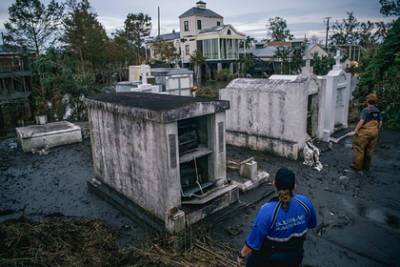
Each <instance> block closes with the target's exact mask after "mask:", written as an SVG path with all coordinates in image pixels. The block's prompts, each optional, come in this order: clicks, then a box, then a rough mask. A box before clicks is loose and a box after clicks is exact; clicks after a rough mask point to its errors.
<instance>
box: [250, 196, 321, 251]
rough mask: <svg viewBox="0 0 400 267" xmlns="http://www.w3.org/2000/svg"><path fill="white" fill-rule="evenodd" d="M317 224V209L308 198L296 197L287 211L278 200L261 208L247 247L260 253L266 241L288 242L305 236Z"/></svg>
mask: <svg viewBox="0 0 400 267" xmlns="http://www.w3.org/2000/svg"><path fill="white" fill-rule="evenodd" d="M316 224H317V216H316V214H315V209H314V207H313V205H312V203H311V201H310V200H309V199H308V198H307V197H305V196H303V195H294V196H293V197H292V199H291V200H290V203H289V206H288V209H287V210H284V209H283V208H281V203H280V202H279V201H278V200H277V199H276V200H273V201H271V202H268V203H266V204H264V205H263V206H262V207H261V208H260V210H259V212H258V214H257V217H256V221H255V223H254V226H253V228H252V230H251V232H250V234H249V235H248V236H247V239H246V245H247V246H248V247H249V248H251V249H252V250H256V251H259V250H261V248H262V246H263V243H264V240H265V239H268V240H272V241H276V242H286V241H288V240H289V239H290V238H292V237H301V236H304V235H305V234H306V233H307V230H308V229H311V228H314V227H315V226H316Z"/></svg>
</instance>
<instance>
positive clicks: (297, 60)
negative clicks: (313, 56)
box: [289, 43, 306, 74]
mask: <svg viewBox="0 0 400 267" xmlns="http://www.w3.org/2000/svg"><path fill="white" fill-rule="evenodd" d="M305 50H306V46H305V44H303V43H302V44H301V45H297V46H294V47H291V61H290V62H289V64H290V67H289V74H298V73H300V72H301V67H302V66H303V61H304V60H303V56H304V52H305Z"/></svg>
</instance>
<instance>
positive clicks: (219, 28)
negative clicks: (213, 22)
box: [199, 24, 245, 36]
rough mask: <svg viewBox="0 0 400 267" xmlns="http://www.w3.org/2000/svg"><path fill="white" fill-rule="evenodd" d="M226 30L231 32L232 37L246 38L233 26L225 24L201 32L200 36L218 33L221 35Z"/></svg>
mask: <svg viewBox="0 0 400 267" xmlns="http://www.w3.org/2000/svg"><path fill="white" fill-rule="evenodd" d="M225 30H227V31H228V30H230V31H231V34H232V35H235V34H236V35H242V36H245V35H244V34H243V33H240V32H238V31H237V30H236V29H235V28H234V27H233V26H232V25H230V24H224V25H221V26H214V27H211V28H207V29H204V30H202V31H200V32H199V35H201V34H207V33H217V34H221V33H223V32H224V31H225Z"/></svg>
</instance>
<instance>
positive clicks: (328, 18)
mask: <svg viewBox="0 0 400 267" xmlns="http://www.w3.org/2000/svg"><path fill="white" fill-rule="evenodd" d="M331 18H332V17H325V20H326V35H325V50H326V52H328V35H329V20H330V19H331Z"/></svg>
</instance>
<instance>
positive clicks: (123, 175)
mask: <svg viewBox="0 0 400 267" xmlns="http://www.w3.org/2000/svg"><path fill="white" fill-rule="evenodd" d="M89 122H90V128H91V140H92V154H93V164H94V169H95V174H96V176H97V178H98V179H100V180H101V181H103V182H104V183H106V184H108V185H109V186H111V187H112V188H114V189H115V190H117V191H118V192H120V193H122V194H123V195H125V196H126V197H128V198H129V199H131V200H132V201H134V202H135V203H136V204H138V205H139V206H141V207H142V208H144V209H146V210H147V211H149V212H150V213H152V214H153V215H155V216H157V217H159V218H160V219H162V220H164V219H165V217H166V214H167V212H168V210H169V209H171V208H173V207H177V206H179V205H180V192H179V191H177V192H174V191H173V189H174V188H177V189H179V188H180V181H179V168H177V167H176V168H170V164H169V163H170V157H169V155H170V153H169V151H168V150H169V147H170V146H168V138H167V137H168V135H169V134H175V136H177V127H176V123H171V124H167V125H166V127H164V126H165V125H163V124H160V123H158V122H154V121H149V120H143V119H138V118H133V117H131V116H127V115H125V114H118V113H115V112H110V111H109V110H104V109H101V108H95V107H93V106H92V107H90V108H89ZM133 133H135V135H134V136H133V135H132V134H133ZM155 140H156V142H155ZM175 147H178V145H177V140H176V144H175ZM178 160H179V159H176V161H177V163H176V165H177V166H179V163H178ZM150 177H151V178H152V179H150ZM167 189H168V190H167Z"/></svg>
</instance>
